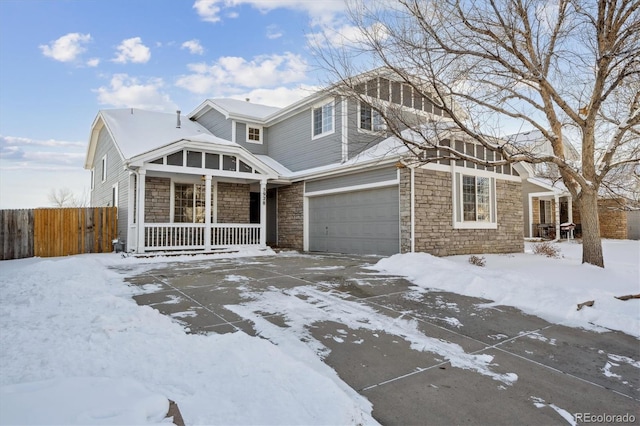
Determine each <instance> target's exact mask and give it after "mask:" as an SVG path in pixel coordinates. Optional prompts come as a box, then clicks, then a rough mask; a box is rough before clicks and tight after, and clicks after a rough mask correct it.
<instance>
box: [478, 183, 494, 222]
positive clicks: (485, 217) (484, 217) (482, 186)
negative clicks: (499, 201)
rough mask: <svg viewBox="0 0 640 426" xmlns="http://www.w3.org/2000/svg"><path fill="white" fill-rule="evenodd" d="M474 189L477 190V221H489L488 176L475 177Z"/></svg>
mask: <svg viewBox="0 0 640 426" xmlns="http://www.w3.org/2000/svg"><path fill="white" fill-rule="evenodd" d="M476 191H477V206H478V207H477V209H478V215H477V220H478V222H489V218H490V213H491V211H490V202H489V178H486V177H477V178H476Z"/></svg>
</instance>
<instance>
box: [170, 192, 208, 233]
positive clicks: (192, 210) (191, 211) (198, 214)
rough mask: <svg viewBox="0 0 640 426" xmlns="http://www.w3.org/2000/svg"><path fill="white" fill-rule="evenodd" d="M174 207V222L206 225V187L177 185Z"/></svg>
mask: <svg viewBox="0 0 640 426" xmlns="http://www.w3.org/2000/svg"><path fill="white" fill-rule="evenodd" d="M173 206H174V207H173V221H174V222H179V223H204V213H205V187H204V185H198V184H190V183H175V184H174V203H173Z"/></svg>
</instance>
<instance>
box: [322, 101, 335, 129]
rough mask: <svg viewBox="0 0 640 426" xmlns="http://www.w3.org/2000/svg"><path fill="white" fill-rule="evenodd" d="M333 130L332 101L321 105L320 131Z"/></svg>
mask: <svg viewBox="0 0 640 426" xmlns="http://www.w3.org/2000/svg"><path fill="white" fill-rule="evenodd" d="M332 130H333V102H331V103H328V104H326V105H324V106H323V107H322V133H325V132H331V131H332Z"/></svg>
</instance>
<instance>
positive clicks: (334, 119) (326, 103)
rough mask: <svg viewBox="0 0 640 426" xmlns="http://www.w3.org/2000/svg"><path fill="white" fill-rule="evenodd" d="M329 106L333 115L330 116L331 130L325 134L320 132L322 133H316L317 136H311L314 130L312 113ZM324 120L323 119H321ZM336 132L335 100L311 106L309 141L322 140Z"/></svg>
mask: <svg viewBox="0 0 640 426" xmlns="http://www.w3.org/2000/svg"><path fill="white" fill-rule="evenodd" d="M329 104H331V106H332V107H333V114H331V130H329V131H326V132H322V133H318V134H317V135H314V134H313V128H314V121H313V120H314V114H313V112H314V111H315V110H316V109H318V108H324V107H325V106H326V105H329ZM323 119H324V117H323ZM335 132H336V102H335V99H331V100H330V101H328V102H327V101H323V102H318V103H317V104H315V105H313V106H312V107H311V140H314V139H319V138H323V137H325V136H328V135H331V134H333V133H335Z"/></svg>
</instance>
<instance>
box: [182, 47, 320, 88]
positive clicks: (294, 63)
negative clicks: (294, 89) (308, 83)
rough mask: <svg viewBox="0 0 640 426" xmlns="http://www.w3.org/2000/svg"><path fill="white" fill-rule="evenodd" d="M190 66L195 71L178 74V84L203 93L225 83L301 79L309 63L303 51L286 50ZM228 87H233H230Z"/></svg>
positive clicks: (238, 85)
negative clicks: (179, 75)
mask: <svg viewBox="0 0 640 426" xmlns="http://www.w3.org/2000/svg"><path fill="white" fill-rule="evenodd" d="M188 68H189V70H190V71H191V72H192V74H189V75H183V76H181V77H180V78H178V80H177V81H176V85H177V86H178V87H182V88H183V89H186V90H189V91H190V92H192V93H197V94H199V95H203V94H210V93H212V92H214V91H216V90H218V91H223V90H225V87H224V86H231V87H232V88H233V87H235V88H240V89H241V88H249V89H252V88H269V87H273V86H276V85H283V84H287V83H297V82H301V81H304V80H305V79H306V77H307V75H306V74H307V71H308V69H309V66H308V64H307V62H306V61H305V60H304V58H302V57H301V56H300V55H295V54H293V53H290V52H286V53H284V54H283V55H261V56H256V57H255V58H253V59H252V60H250V61H247V60H246V59H244V58H241V57H237V56H224V57H221V58H219V59H218V61H217V62H216V63H214V64H213V65H207V64H205V63H194V64H189V65H188ZM226 90H227V92H231V91H233V89H231V88H229V87H227V88H226ZM236 90H237V89H236Z"/></svg>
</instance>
